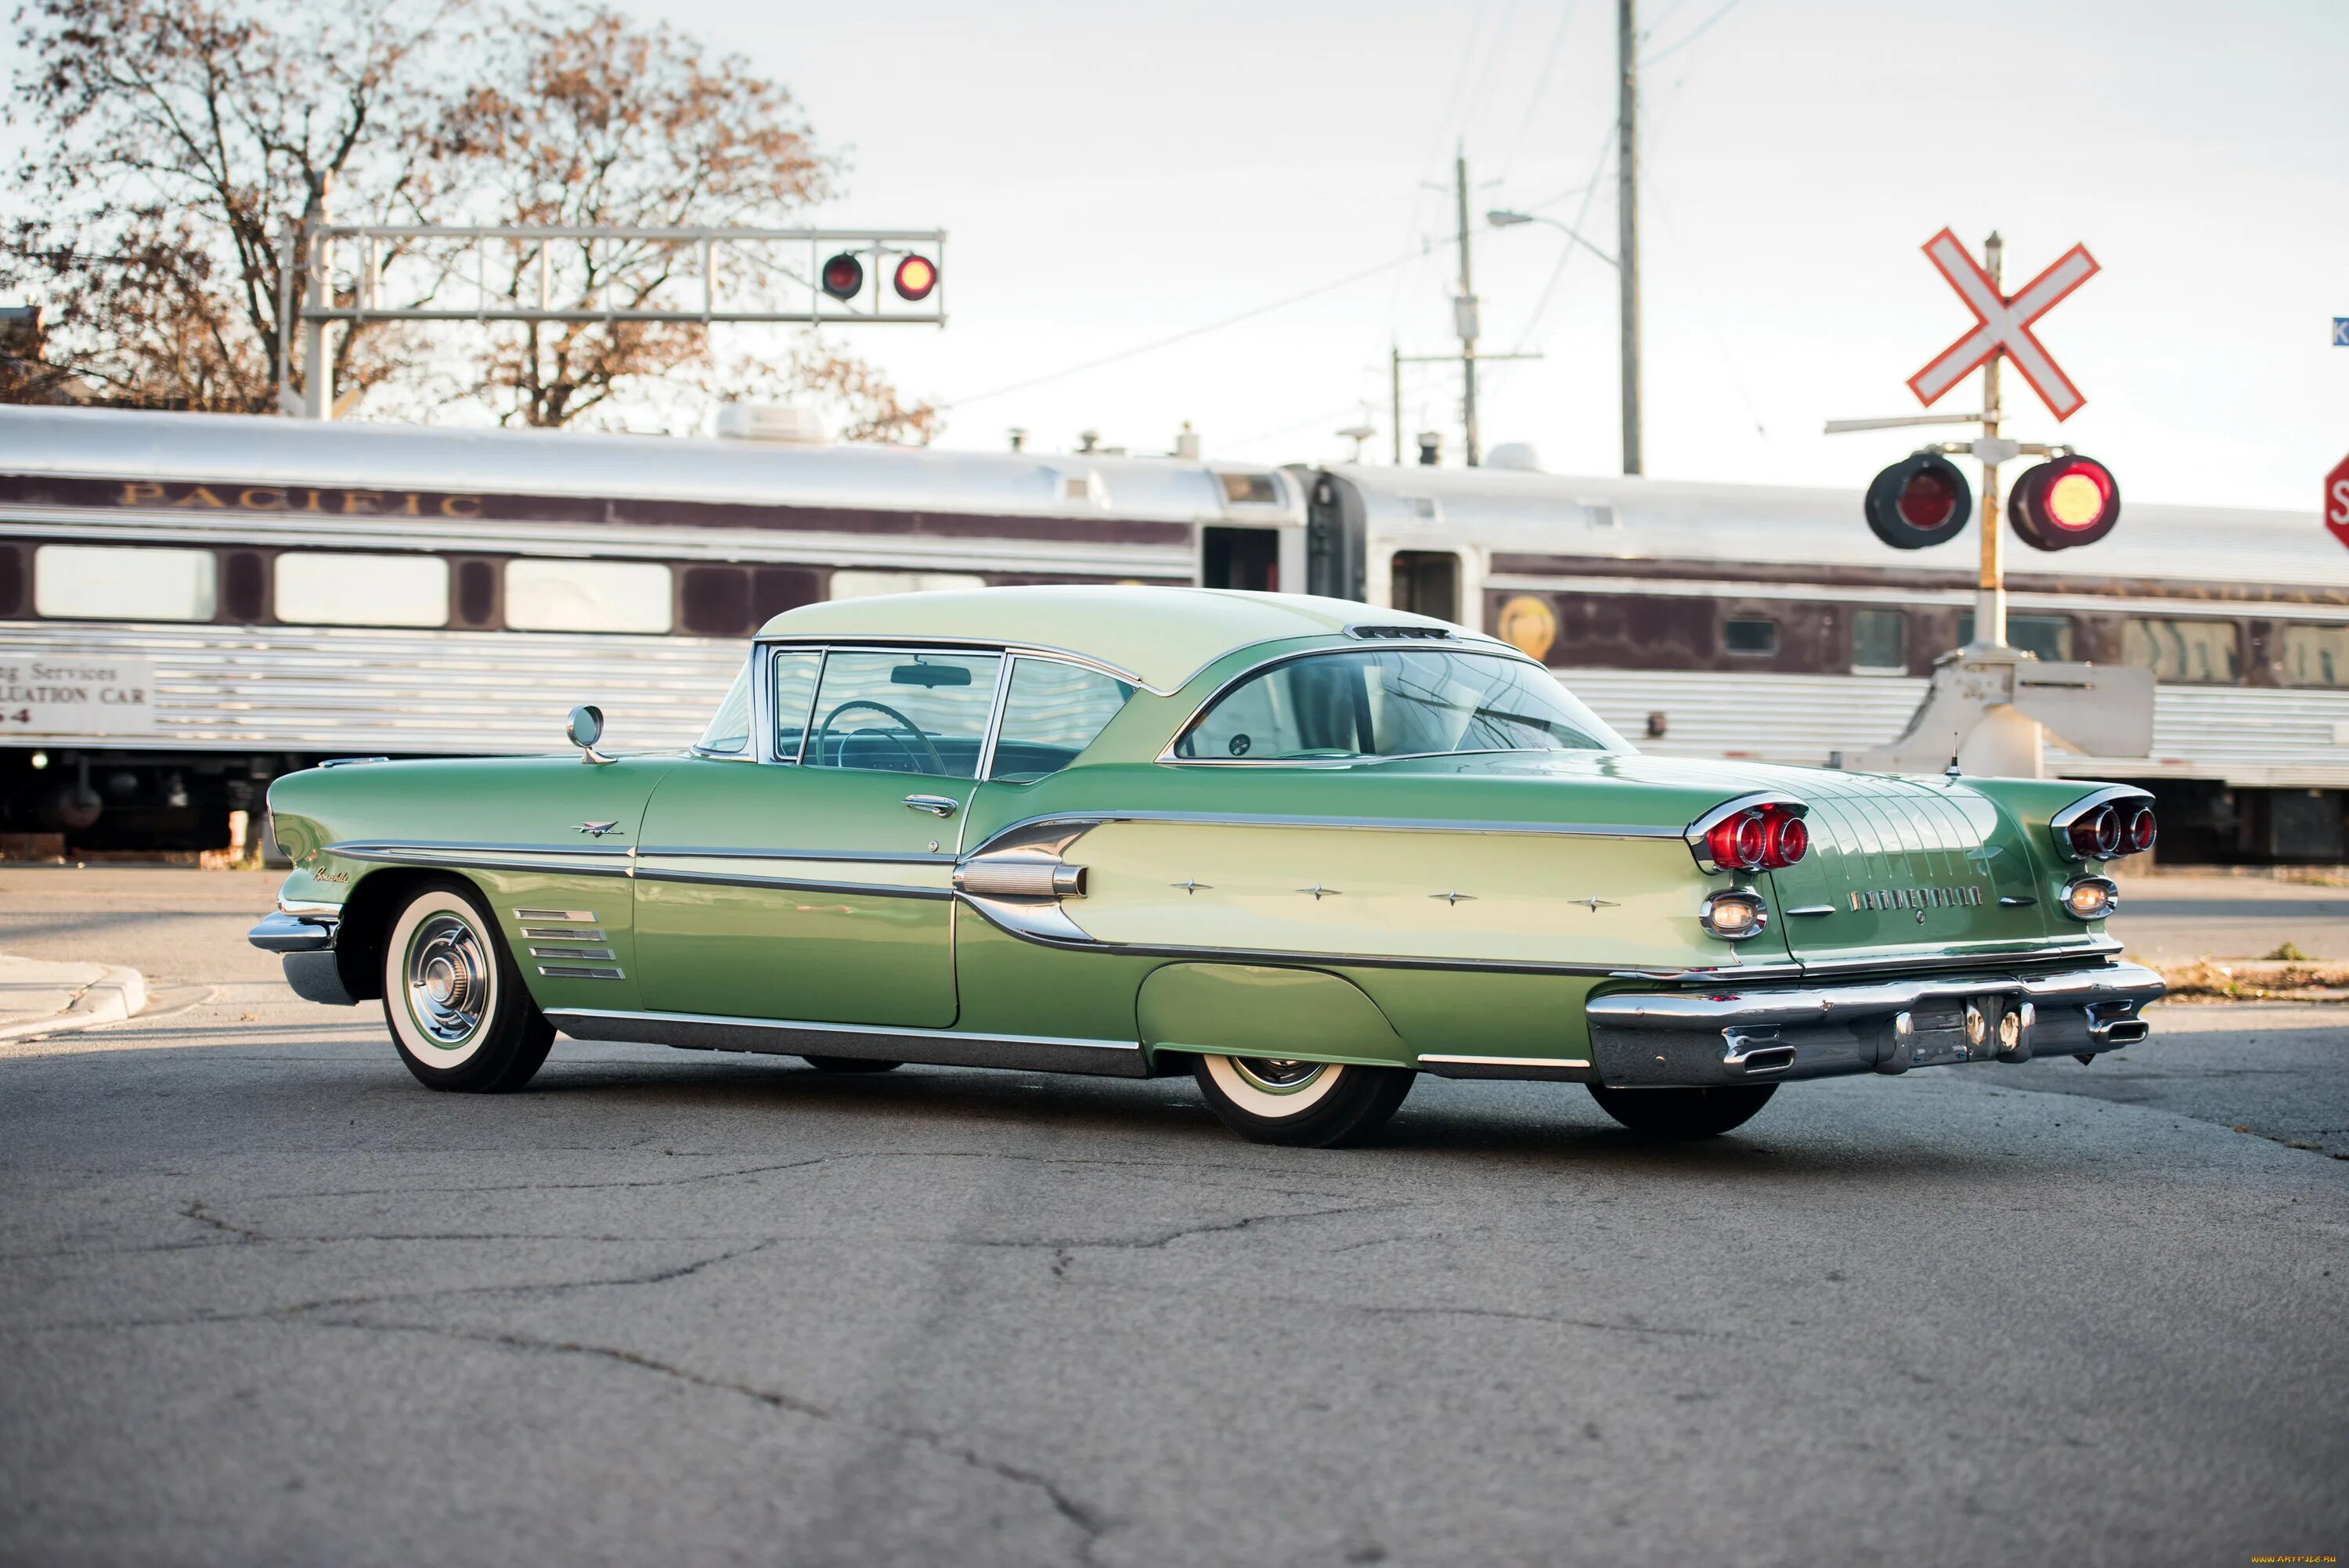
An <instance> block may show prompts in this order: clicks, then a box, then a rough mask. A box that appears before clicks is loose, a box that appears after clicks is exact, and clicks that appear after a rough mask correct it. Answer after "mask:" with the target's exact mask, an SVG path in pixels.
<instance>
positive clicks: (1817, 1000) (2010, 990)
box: [1588, 964, 2166, 1088]
mask: <svg viewBox="0 0 2349 1568" xmlns="http://www.w3.org/2000/svg"><path fill="white" fill-rule="evenodd" d="M2165 989H2166V987H2165V986H2164V985H2163V984H2162V980H2161V976H2160V975H2157V974H2155V973H2154V972H2153V971H2152V970H2150V969H2147V968H2145V967H2143V966H2142V965H2136V964H2106V965H2096V966H2095V967H2093V968H2085V969H2067V970H2059V971H2056V972H2054V973H2053V974H2047V975H2012V974H2009V975H2001V974H1996V973H1990V974H1974V975H1964V974H1960V975H1931V976H1918V977H1916V978H1913V979H1912V978H1901V979H1893V980H1877V981H1863V982H1857V983H1855V984H1852V985H1756V986H1752V987H1745V988H1738V989H1730V988H1727V987H1723V988H1722V989H1718V990H1712V991H1664V992H1649V991H1621V992H1617V993H1615V994H1613V995H1605V996H1594V997H1592V998H1591V1000H1590V1003H1589V1006H1588V1017H1589V1021H1590V1057H1591V1066H1592V1068H1594V1070H1595V1071H1596V1073H1597V1075H1598V1078H1599V1081H1600V1082H1601V1083H1604V1084H1608V1085H1609V1086H1611V1087H1614V1088H1664V1087H1673V1088H1683V1087H1700V1086H1712V1085H1717V1084H1736V1083H1754V1082H1759V1081H1767V1080H1775V1079H1779V1078H1832V1077H1835V1076H1837V1075H1839V1074H1844V1073H1861V1072H1879V1073H1903V1072H1907V1071H1908V1070H1909V1068H1924V1067H1947V1066H1953V1065H1955V1064H1957V1063H1961V1062H1974V1061H2003V1062H2027V1061H2029V1060H2030V1059H2031V1058H2032V1057H2034V1056H2039V1057H2054V1056H2078V1057H2086V1056H2092V1055H2094V1054H2095V1053H2096V1052H2099V1051H2109V1050H2116V1049H2118V1048H2119V1047H2123V1046H2128V1045H2134V1044H2136V1043H2137V1041H2139V1040H2141V1039H2143V1038H2145V1037H2146V1024H2145V1021H2144V1020H2143V1019H2142V1018H2140V1017H2138V1016H2137V1011H2138V1009H2139V1008H2141V1007H2143V1006H2145V1005H2146V1004H2147V1003H2148V1002H2151V1001H2153V1000H2155V999H2156V998H2157V997H2158V996H2159V995H2161V994H2162V992H2163V991H2164V990H2165Z"/></svg>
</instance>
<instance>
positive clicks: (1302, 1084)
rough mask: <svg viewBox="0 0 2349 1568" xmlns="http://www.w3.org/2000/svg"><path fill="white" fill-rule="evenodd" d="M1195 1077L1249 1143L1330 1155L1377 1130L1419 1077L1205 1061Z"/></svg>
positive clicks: (1271, 1061) (1252, 1060) (1337, 1067)
mask: <svg viewBox="0 0 2349 1568" xmlns="http://www.w3.org/2000/svg"><path fill="white" fill-rule="evenodd" d="M1192 1076H1194V1077H1195V1078H1197V1079H1198V1082H1199V1092H1200V1093H1201V1094H1202V1095H1203V1096H1205V1097H1206V1101H1207V1108H1208V1109H1210V1110H1213V1111H1214V1112H1215V1113H1216V1119H1217V1120H1219V1121H1221V1122H1222V1123H1223V1124H1224V1125H1225V1126H1226V1127H1227V1128H1230V1129H1231V1130H1233V1131H1234V1132H1237V1133H1238V1134H1239V1135H1240V1136H1241V1137H1242V1138H1245V1139H1247V1140H1251V1141H1252V1142H1257V1143H1286V1144H1291V1145H1296V1146H1299V1147H1304V1148H1311V1149H1322V1148H1328V1147H1330V1145H1332V1144H1339V1143H1348V1142H1351V1141H1353V1140H1357V1139H1360V1138H1362V1137H1365V1136H1367V1135H1368V1134H1370V1133H1371V1132H1373V1131H1375V1130H1377V1129H1378V1128H1379V1127H1380V1126H1381V1124H1383V1123H1384V1122H1385V1121H1386V1119H1387V1118H1389V1117H1391V1116H1392V1115H1393V1114H1394V1113H1395V1108H1396V1107H1398V1106H1400V1105H1402V1099H1403V1096H1405V1095H1407V1094H1409V1093H1410V1092H1411V1086H1412V1080H1413V1078H1416V1077H1417V1076H1418V1075H1417V1074H1415V1073H1413V1072H1412V1071H1411V1070H1410V1069H1409V1068H1368V1067H1358V1066H1353V1065H1350V1064H1346V1063H1339V1062H1308V1061H1299V1060H1295V1059H1292V1058H1288V1057H1211V1056H1203V1057H1198V1058H1197V1059H1196V1061H1195V1064H1194V1067H1193V1068H1192Z"/></svg>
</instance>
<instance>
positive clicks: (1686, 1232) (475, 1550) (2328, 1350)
mask: <svg viewBox="0 0 2349 1568" xmlns="http://www.w3.org/2000/svg"><path fill="white" fill-rule="evenodd" d="M116 874H121V875H127V874H128V873H116ZM150 874H154V873H150ZM13 880H14V878H13V876H12V875H11V874H10V873H5V872H0V892H7V891H9V889H10V884H11V882H12V881H13ZM198 880H199V879H187V882H191V883H193V882H198ZM170 886H171V889H172V891H171V895H170V897H168V898H165V899H160V900H156V899H152V898H150V903H149V904H148V905H147V906H145V907H144V908H143V909H142V910H141V912H140V913H139V915H138V918H137V920H136V922H135V923H126V925H125V926H124V927H123V928H122V930H121V933H120V935H119V944H118V945H117V946H115V947H112V948H110V949H109V948H104V947H102V946H101V947H98V948H96V949H93V951H96V952H98V954H100V955H102V956H110V957H113V958H115V959H116V960H117V961H120V959H121V958H122V957H123V955H124V954H126V953H129V954H131V961H134V962H139V963H141V964H142V965H144V966H146V967H147V968H148V971H149V974H150V979H153V980H156V981H158V982H159V983H160V985H166V986H172V985H175V986H178V987H181V991H180V992H179V993H178V994H179V995H181V996H182V997H183V998H184V1000H183V1001H182V1003H181V1006H179V1007H178V1009H177V1010H169V1009H164V1010H159V1011H157V1012H155V1013H153V1014H150V1016H147V1017H144V1018H141V1019H139V1020H135V1021H133V1022H132V1023H131V1024H130V1025H128V1026H120V1027H116V1028H110V1029H105V1030H99V1031H95V1032H92V1033H90V1034H86V1035H82V1036H78V1037H70V1038H62V1039H59V1040H57V1041H53V1042H49V1043H48V1044H47V1045H43V1046H26V1047H17V1048H16V1049H14V1050H12V1051H11V1052H9V1053H8V1054H6V1055H5V1056H0V1084H5V1093H0V1562H6V1563H157V1562H167V1563H318V1562H332V1563H338V1564H341V1563H356V1564H367V1563H402V1564H405V1563H414V1562H417V1561H429V1562H434V1563H513V1562H531V1561H569V1562H583V1563H601V1562H609V1563H631V1562H641V1561H644V1560H647V1559H659V1560H661V1561H664V1562H667V1563H677V1564H697V1563H792V1564H794V1565H799V1564H809V1565H829V1564H869V1563H952V1564H957V1565H959V1564H996V1563H1000V1564H1021V1565H1028V1564H1057V1563H1072V1564H1099V1565H1103V1568H1110V1565H1122V1564H1144V1563H1234V1564H1238V1563H1247V1564H1260V1563H1301V1564H1323V1563H1327V1564H1354V1563H1463V1562H1475V1563H1527V1564H1531V1563H1565V1562H1607V1563H1625V1562H1628V1563H1667V1562H1689V1561H1705V1562H1713V1561H1728V1562H1737V1563H1790V1564H1791V1563H1816V1562H1822V1561H1825V1562H1837V1563H1840V1562H1893V1561H1899V1562H1901V1563H1979V1562H1983V1561H1994V1560H2013V1561H2023V1562H2048V1561H2057V1560H2061V1561H2065V1562H2080V1563H2131V1564H2138V1563H2209V1562H2214V1561H2216V1562H2226V1561H2241V1560H2242V1559H2243V1557H2244V1556H2246V1555H2248V1554H2251V1553H2323V1552H2331V1553H2335V1554H2338V1553H2340V1552H2341V1551H2342V1549H2343V1547H2344V1545H2349V1488H2344V1486H2343V1485H2342V1483H2341V1479H2340V1478H2341V1476H2342V1475H2343V1473H2344V1467H2349V1397H2344V1394H2343V1393H2342V1390H2343V1389H2344V1387H2349V1329H2344V1323H2349V1310H2344V1306H2349V1303H2344V1290H2345V1289H2349V1158H2333V1154H2341V1155H2349V1109H2344V1108H2349V1029H2344V1023H2349V1012H2344V1010H2342V1009H2337V1008H2336V1009H2329V1010H2326V1009H2311V1008H2299V1009H2293V1008H2277V1007H2194V1008H2186V1007H2173V1008H2169V1009H2166V1010H2164V1011H2163V1012H2162V1013H2160V1014H2159V1015H2158V1016H2157V1023H2156V1037H2155V1039H2154V1040H2153V1041H2151V1042H2149V1043H2148V1044H2147V1045H2146V1046H2143V1047H2132V1048H2131V1049H2129V1050H2128V1051H2126V1052H2123V1053H2120V1058H2119V1059H2118V1060H2113V1059H2107V1060H2105V1061H2102V1062H2099V1063H2097V1064H2096V1065H2095V1066H2094V1067H2090V1068H2081V1067H2079V1066H2077V1065H2075V1064H2074V1063H2072V1062H2069V1061H2059V1062H2054V1063H2045V1064H2033V1065H2031V1066H2030V1067H2027V1068H2020V1069H2009V1068H1996V1067H1982V1068H1960V1069H1947V1070H1939V1071H1933V1072H1920V1073H1916V1074H1912V1075H1909V1077H1908V1078H1903V1079H1877V1078H1869V1079H1866V1080H1844V1081H1839V1082H1833V1083H1826V1084H1815V1085H1802V1086H1795V1087H1793V1088H1788V1089H1787V1090H1785V1092H1783V1093H1782V1094H1781V1095H1780V1096H1779V1097H1778V1098H1777V1099H1776V1100H1775V1101H1774V1103H1773V1104H1772V1105H1771V1106H1770V1107H1769V1108H1768V1109H1766V1110H1765V1111H1764V1113H1763V1114H1762V1115H1761V1116H1760V1117H1759V1118H1757V1119H1755V1120H1754V1122H1753V1123H1751V1124H1750V1125H1749V1126H1748V1127H1747V1128H1746V1129H1744V1130H1742V1131H1741V1132H1740V1133H1738V1134H1736V1135H1733V1136H1732V1137H1730V1138H1728V1139H1724V1140H1719V1141H1717V1142H1714V1143H1712V1144H1709V1145H1700V1146H1694V1147H1686V1148H1674V1147H1666V1146H1657V1145H1651V1144H1646V1143H1642V1142H1640V1140H1635V1139H1633V1138H1631V1137H1630V1136H1629V1135H1628V1134H1625V1133H1623V1132H1621V1131H1619V1130H1617V1129H1615V1127H1614V1125H1613V1124H1612V1123H1611V1122H1609V1121H1608V1120H1607V1119H1605V1118H1604V1117H1603V1116H1602V1115H1601V1114H1600V1113H1599V1110H1598V1109H1597V1108H1596V1107H1595V1106H1594V1105H1593V1104H1591V1102H1590V1101H1589V1099H1588V1097H1587V1096H1585V1095H1583V1094H1582V1093H1581V1091H1579V1090H1578V1089H1573V1088H1565V1087H1555V1086H1543V1085H1530V1084H1491V1085H1476V1084H1456V1083H1446V1082H1443V1081H1441V1080H1433V1079H1423V1080H1421V1082H1420V1084H1419V1086H1418V1087H1417V1088H1415V1089H1414V1091H1413V1095H1412V1098H1411V1099H1409V1100H1408V1101H1407V1102H1406V1103H1405V1105H1404V1107H1403V1109H1402V1114H1401V1115H1400V1116H1399V1117H1398V1118H1397V1119H1396V1120H1395V1122H1394V1123H1393V1125H1392V1129H1391V1130H1390V1132H1389V1134H1388V1135H1387V1136H1386V1138H1385V1139H1384V1140H1383V1141H1381V1143H1380V1144H1378V1145H1376V1146H1374V1147H1371V1148H1367V1149H1361V1150H1340V1151H1327V1152H1325V1151H1304V1150H1272V1149H1259V1148H1256V1147H1253V1146H1250V1145H1247V1144H1244V1143H1240V1142H1238V1141H1237V1140H1232V1139H1231V1138H1229V1137H1228V1136H1227V1135H1226V1134H1225V1133H1224V1132H1223V1131H1222V1130H1220V1129H1219V1128H1217V1127H1216V1124H1215V1123H1214V1122H1213V1121H1212V1119H1210V1118H1209V1117H1208V1116H1207V1114H1206V1111H1205V1109H1203V1108H1202V1107H1201V1106H1200V1104H1199V1102H1198V1098H1197V1095H1196V1093H1195V1090H1194V1089H1193V1088H1192V1087H1191V1085H1190V1084H1189V1082H1188V1081H1187V1080H1185V1079H1176V1080H1160V1081H1155V1082H1147V1083H1126V1082H1112V1081H1092V1080H1079V1079H1066V1078H1048V1077H1044V1076H1040V1075H1029V1074H1009V1073H982V1072H962V1071H954V1070H949V1069H944V1068H905V1069H903V1070H901V1071H899V1072H896V1073H893V1074H888V1075H885V1076H881V1077H862V1078H826V1077H823V1076H820V1075H818V1074H815V1073H813V1072H812V1071H808V1070H806V1069H804V1068H802V1067H800V1066H799V1065H798V1064H797V1063H796V1062H794V1061H792V1060H790V1059H788V1058H773V1059H768V1058H753V1057H722V1056H719V1057H713V1056H710V1055H708V1054H705V1053H700V1052H681V1051H679V1052H672V1051H666V1050H662V1049H659V1048H657V1047H630V1046H602V1045H582V1044H577V1043H574V1042H570V1041H564V1042H562V1043H561V1044H559V1045H558V1047H557V1048H556V1052H555V1055H554V1057H553V1059H552V1060H551V1061H550V1063H549V1064H548V1067H547V1068H546V1070H545V1071H544V1072H543V1074H542V1075H541V1077H540V1078H539V1080H538V1081H537V1083H536V1085H534V1086H533V1089H532V1090H531V1091H529V1092H526V1093H524V1094H522V1095H518V1096H512V1097H504V1098H481V1099H470V1098H462V1097H454V1096H439V1095H432V1094H429V1093H428V1092H427V1091H425V1090H423V1089H421V1088H419V1087H417V1086H416V1085H415V1083H414V1082H413V1080H411V1079H410V1078H409V1076H408V1074H407V1073H406V1071H405V1070H404V1069H403V1068H401V1067H400V1065H399V1063H398V1059H397V1058H396V1057H394V1055H393V1053H392V1050H391V1047H390V1046H389V1044H388V1041H387V1040H386V1039H385V1037H384V1036H383V1032H382V1026H381V1021H380V1018H379V1016H378V1015H377V1014H375V1013H374V1012H373V1011H372V1010H362V1011H357V1012H353V1011H346V1010H341V1009H335V1008H323V1007H314V1006H308V1005H305V1004H303V1003H300V1002H298V1001H296V1000H295V999H294V998H293V997H292V995H290V993H287V992H285V990H284V988H283V986H282V985H279V984H278V983H277V982H276V981H274V979H272V978H271V977H270V976H271V975H272V974H273V973H274V967H273V966H272V965H271V963H270V961H269V960H268V959H267V958H266V957H265V956H264V955H262V954H254V953H252V952H251V951H250V950H249V949H244V948H243V946H242V944H241V942H242V933H243V926H244V925H245V924H246V923H249V922H250V918H251V914H252V907H251V906H250V904H249V903H237V902H235V900H234V898H233V896H231V897H222V896H217V895H216V894H214V893H213V892H212V891H211V889H210V888H209V887H207V886H203V885H194V886H190V885H183V884H182V883H173V884H170ZM231 891H232V894H233V892H234V890H233V887H232V890H231ZM37 904H38V901H28V902H26V903H15V902H11V901H6V900H0V947H6V948H9V949H10V950H13V951H37V949H36V947H35V946H34V945H33V943H32V941H30V940H27V938H29V937H36V936H37V934H36V933H32V932H30V931H29V930H28V929H27V928H28V927H30V926H31V925H33V924H36V923H38V922H39V921H41V920H43V919H45V918H48V917H47V915H46V914H45V913H44V912H43V911H42V910H41V909H40V908H39V907H37ZM159 912H160V913H159ZM82 913H88V912H87V911H85V912H82ZM104 914H105V908H104V906H103V901H100V907H99V908H98V919H97V923H96V925H95V926H94V927H93V926H92V925H91V924H90V923H88V921H85V920H83V919H81V918H80V916H79V915H77V917H76V918H75V919H74V920H73V921H71V922H67V924H69V925H70V926H71V933H70V939H71V940H74V941H77V942H81V943H84V944H92V943H96V944H103V943H104V942H105V941H106V939H107V936H108V927H107V925H106V923H105V920H104V919H103V918H102V917H103V916H104ZM11 927H15V928H16V929H14V930H12V929H11ZM65 939H67V938H66V936H65V935H63V934H61V935H60V936H59V940H65ZM2238 1126H2241V1127H2246V1128H2249V1129H2250V1131H2249V1132H2243V1131H2238V1130H2236V1128H2237V1127H2238ZM2296 1143H2297V1144H2311V1145H2313V1147H2310V1148H2298V1147H2293V1145H2294V1144H2296Z"/></svg>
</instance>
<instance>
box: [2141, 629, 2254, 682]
mask: <svg viewBox="0 0 2349 1568" xmlns="http://www.w3.org/2000/svg"><path fill="white" fill-rule="evenodd" d="M2121 657H2122V658H2123V659H2124V660H2125V661H2126V662H2127V663H2129V664H2132V665H2137V666H2138V667H2139V668H2141V669H2148V670H2151V671H2152V672H2153V674H2154V677H2155V678H2156V679H2157V680H2165V681H2181V682H2187V683H2190V684H2194V685H2199V686H2234V685H2236V684H2237V683H2239V682H2240V681H2241V680H2242V678H2243V651H2242V637H2241V634H2240V632H2239V631H2238V630H2237V628H2236V625H2235V623H2233V622H2232V621H2173V620H2158V621H2157V620H2138V621H2131V622H2129V623H2127V624H2126V625H2124V626H2123V627H2122V628H2121Z"/></svg>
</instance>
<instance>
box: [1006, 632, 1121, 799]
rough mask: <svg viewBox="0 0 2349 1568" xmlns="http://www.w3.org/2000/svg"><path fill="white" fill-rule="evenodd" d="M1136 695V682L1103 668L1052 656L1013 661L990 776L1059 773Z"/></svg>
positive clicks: (1014, 779) (1015, 780) (1020, 780)
mask: <svg viewBox="0 0 2349 1568" xmlns="http://www.w3.org/2000/svg"><path fill="white" fill-rule="evenodd" d="M1130 696H1133V687H1132V686H1128V685H1126V684H1125V683H1124V682H1123V681H1122V680H1117V679H1115V678H1113V677H1112V676H1105V675H1103V674H1102V673H1101V672H1100V671H1099V670H1086V669H1079V668H1078V667H1077V666H1076V665H1064V664H1061V663H1059V662H1057V661H1055V660H1051V659H1016V660H1014V661H1013V662H1012V665H1011V691H1010V694H1009V696H1006V697H1005V698H1004V699H1003V725H1002V728H1001V730H1000V731H999V733H998V735H997V736H996V739H995V762H994V765H993V766H992V767H990V768H989V769H988V772H987V776H988V778H989V779H997V780H999V781H1000V782H1003V783H1007V784H1032V783H1034V782H1035V781H1036V780H1037V779H1041V778H1044V777H1046V776H1047V775H1049V774H1053V773H1057V772H1059V771H1060V770H1061V769H1063V768H1066V767H1067V766H1068V765H1069V764H1070V763H1071V762H1074V761H1075V760H1076V759H1077V754H1078V753H1080V752H1081V751H1082V750H1084V748H1086V747H1088V746H1091V745H1092V743H1093V737H1094V736H1096V735H1099V734H1100V733H1101V732H1102V727H1104V726H1105V725H1107V724H1108V723H1109V721H1110V720H1111V719H1112V718H1115V717H1117V710H1118V709H1120V708H1122V707H1124V706H1125V699H1126V698H1128V697H1130Z"/></svg>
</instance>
